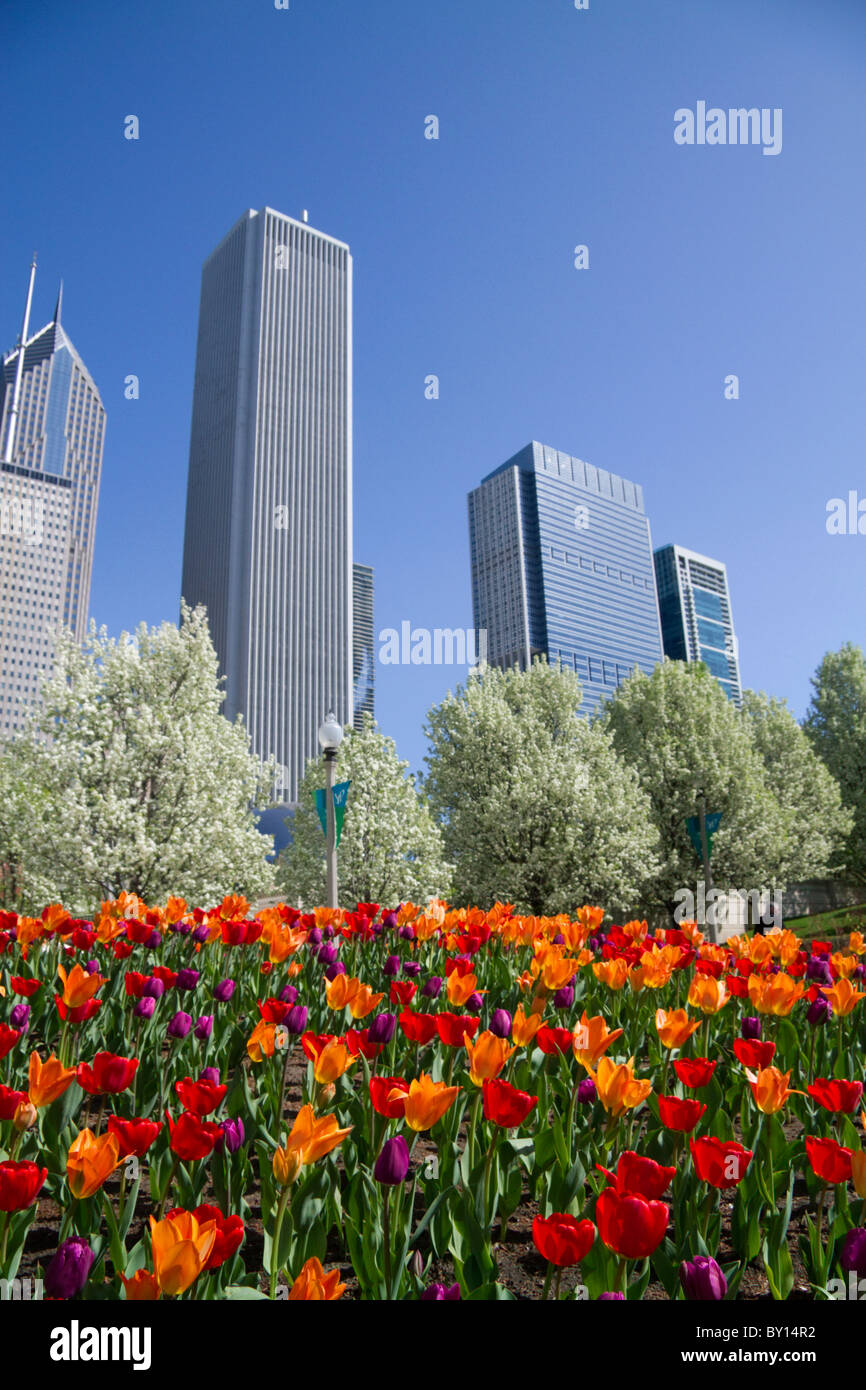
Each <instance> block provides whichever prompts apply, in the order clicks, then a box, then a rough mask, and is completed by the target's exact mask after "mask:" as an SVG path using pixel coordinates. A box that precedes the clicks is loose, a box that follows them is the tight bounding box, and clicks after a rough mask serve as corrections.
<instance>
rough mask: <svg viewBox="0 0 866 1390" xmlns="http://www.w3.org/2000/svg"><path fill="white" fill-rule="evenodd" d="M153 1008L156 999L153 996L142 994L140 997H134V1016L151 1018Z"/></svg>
mask: <svg viewBox="0 0 866 1390" xmlns="http://www.w3.org/2000/svg"><path fill="white" fill-rule="evenodd" d="M155 1009H156V1000H155V999H154V998H153V996H152V995H150V994H143V995H142V996H141V998H140V999H136V1001H135V1008H134V1009H133V1011H132V1014H133V1017H134V1018H153V1015H154V1010H155Z"/></svg>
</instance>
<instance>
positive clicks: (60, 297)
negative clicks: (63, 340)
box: [54, 280, 63, 325]
mask: <svg viewBox="0 0 866 1390" xmlns="http://www.w3.org/2000/svg"><path fill="white" fill-rule="evenodd" d="M62 307H63V281H62V280H61V281H60V289H59V290H58V291H57V304H56V305H55V308H54V322H55V323H56V324H58V325H59V323H60V310H61V309H62Z"/></svg>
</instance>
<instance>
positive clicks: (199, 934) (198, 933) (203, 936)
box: [192, 922, 210, 946]
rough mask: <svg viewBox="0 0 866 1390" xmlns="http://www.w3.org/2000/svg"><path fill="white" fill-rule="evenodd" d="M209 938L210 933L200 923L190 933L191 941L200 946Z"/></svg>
mask: <svg viewBox="0 0 866 1390" xmlns="http://www.w3.org/2000/svg"><path fill="white" fill-rule="evenodd" d="M209 936H210V932H209V931H208V929H207V927H206V926H205V924H204V922H202V923H200V924H199V926H197V927H196V928H195V930H194V931H193V932H192V939H193V941H197V942H198V944H199V945H200V946H203V945H204V943H205V942H206V941H207V939H208V937H209Z"/></svg>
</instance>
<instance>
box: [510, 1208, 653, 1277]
mask: <svg viewBox="0 0 866 1390" xmlns="http://www.w3.org/2000/svg"><path fill="white" fill-rule="evenodd" d="M665 1210H666V1211H667V1208H665ZM532 1239H533V1240H534V1242H535V1248H536V1250H537V1251H538V1252H539V1254H540V1255H541V1256H542V1257H543V1258H544V1259H545V1260H549V1261H550V1263H551V1264H553V1265H558V1266H559V1268H560V1269H564V1268H566V1267H567V1266H568V1265H576V1264H580V1262H581V1260H582V1259H585V1257H586V1256H587V1255H588V1254H589V1252H590V1250H591V1249H592V1243H593V1241H594V1240H595V1227H594V1226H593V1224H592V1222H591V1221H578V1219H577V1217H576V1216H568V1215H566V1214H565V1213H564V1212H560V1211H555V1212H554V1213H553V1215H552V1216H536V1218H535V1220H534V1221H533V1223H532Z"/></svg>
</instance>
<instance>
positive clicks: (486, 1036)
mask: <svg viewBox="0 0 866 1390" xmlns="http://www.w3.org/2000/svg"><path fill="white" fill-rule="evenodd" d="M463 1043H464V1046H465V1048H466V1051H467V1052H468V1054H469V1076H470V1078H471V1080H472V1081H473V1083H474V1084H475V1085H476V1086H482V1085H483V1084H484V1082H485V1081H491V1080H492V1079H493V1077H494V1076H498V1075H499V1073H500V1072H501V1071H502V1068H503V1067H504V1066H505V1063H506V1062H507V1061H508V1059H509V1057H510V1056H511V1055H512V1053H514V1052H516V1051H517V1048H516V1047H509V1046H508V1043H507V1042H506V1040H505V1038H497V1036H496V1034H495V1033H490V1032H485V1033H480V1034H479V1035H478V1037H477V1038H476V1040H475V1042H474V1043H473V1042H472V1039H471V1038H470V1036H469V1034H468V1033H466V1034H465V1035H464V1038H463Z"/></svg>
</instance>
